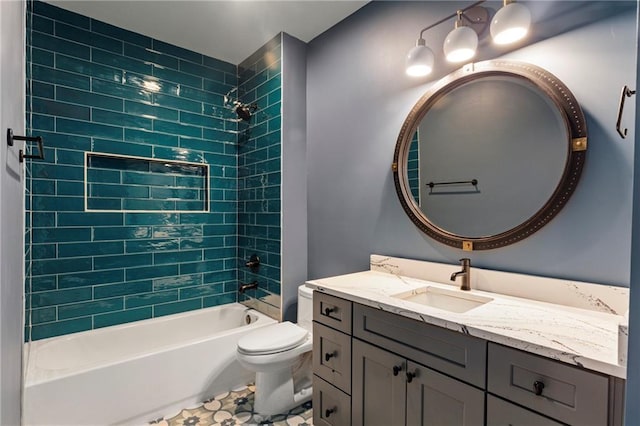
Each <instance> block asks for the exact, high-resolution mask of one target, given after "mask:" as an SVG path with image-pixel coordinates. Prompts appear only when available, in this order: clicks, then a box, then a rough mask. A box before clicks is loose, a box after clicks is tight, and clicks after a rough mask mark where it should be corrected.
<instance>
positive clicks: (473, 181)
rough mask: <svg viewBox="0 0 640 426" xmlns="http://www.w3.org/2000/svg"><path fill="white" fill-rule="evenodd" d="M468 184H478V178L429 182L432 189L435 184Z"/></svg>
mask: <svg viewBox="0 0 640 426" xmlns="http://www.w3.org/2000/svg"><path fill="white" fill-rule="evenodd" d="M466 184H470V185H473V186H478V179H471V180H459V181H449V182H429V183H428V184H427V186H428V187H429V188H431V189H433V187H434V186H441V185H466Z"/></svg>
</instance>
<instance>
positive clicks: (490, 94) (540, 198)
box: [393, 61, 587, 250]
mask: <svg viewBox="0 0 640 426" xmlns="http://www.w3.org/2000/svg"><path fill="white" fill-rule="evenodd" d="M586 147H587V140H586V126H585V121H584V116H583V114H582V111H581V109H580V106H579V105H578V103H577V102H576V100H575V98H574V97H573V95H572V94H571V92H570V91H569V90H568V89H567V88H566V87H565V86H564V85H563V84H562V83H561V82H560V81H559V80H558V79H557V78H556V77H555V76H553V75H552V74H550V73H548V72H547V71H545V70H543V69H541V68H539V67H536V66H534V65H530V64H526V63H521V62H507V61H486V62H480V63H477V64H470V65H468V66H466V67H464V68H463V69H461V70H459V71H456V72H454V73H452V74H450V75H449V76H447V77H445V78H443V79H442V80H440V81H439V82H437V83H435V84H434V85H433V86H432V87H431V89H430V90H429V91H428V92H427V93H426V94H425V95H424V96H423V97H422V98H421V99H420V100H419V101H418V103H417V104H416V105H415V106H414V108H413V109H412V110H411V113H410V114H409V116H408V117H407V119H406V120H405V123H404V125H403V126H402V130H401V132H400V135H399V137H398V142H397V144H396V150H395V155H394V163H393V170H394V179H395V184H396V189H397V191H398V196H399V197H400V202H401V203H402V206H403V207H404V209H405V211H406V212H407V214H408V215H409V217H410V218H411V219H412V221H413V222H414V223H415V224H416V225H417V226H418V227H419V228H420V229H421V230H422V231H424V232H425V233H427V234H428V235H429V236H431V237H433V238H435V239H436V240H438V241H440V242H442V243H444V244H448V245H450V246H454V247H459V248H463V249H465V250H486V249H491V248H497V247H501V246H505V245H508V244H512V243H514V242H516V241H519V240H521V239H523V238H526V237H527V236H528V235H530V234H532V233H533V232H535V231H537V230H538V229H540V228H541V227H542V226H544V225H545V224H546V223H547V222H549V220H551V219H552V218H553V217H554V216H555V214H557V212H558V211H559V210H560V209H561V208H562V207H563V206H564V204H565V203H566V202H567V200H568V198H569V196H570V195H571V194H572V192H573V190H574V189H575V186H576V184H577V181H578V178H579V176H580V172H581V170H582V166H583V163H584V157H585V153H586Z"/></svg>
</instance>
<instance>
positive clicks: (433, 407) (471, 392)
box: [407, 361, 484, 426]
mask: <svg viewBox="0 0 640 426" xmlns="http://www.w3.org/2000/svg"><path fill="white" fill-rule="evenodd" d="M407 374H409V375H411V379H410V381H408V383H407V425H409V426H414V425H422V426H424V425H433V426H446V425H451V426H467V425H483V424H484V392H483V391H481V390H480V389H476V388H474V387H473V386H470V385H467V384H465V383H462V382H460V381H458V380H455V379H452V378H450V377H447V376H445V375H443V374H440V373H437V372H435V371H433V370H431V369H429V368H426V367H424V366H422V365H419V364H416V363H414V362H411V361H409V362H408V363H407ZM407 377H408V376H407Z"/></svg>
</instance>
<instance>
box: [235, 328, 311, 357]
mask: <svg viewBox="0 0 640 426" xmlns="http://www.w3.org/2000/svg"><path fill="white" fill-rule="evenodd" d="M308 334H309V333H308V332H307V330H305V329H304V328H302V327H298V326H297V325H295V324H293V323H291V322H289V321H285V322H281V323H279V324H273V325H268V326H266V327H261V328H258V329H257V330H255V331H252V332H251V333H249V334H247V335H246V336H243V337H241V338H240V339H239V340H238V350H239V351H240V352H243V353H245V354H253V355H266V354H271V353H276V352H282V351H286V350H289V349H292V348H295V347H296V346H298V345H300V344H301V343H302V342H304V341H305V340H306V339H307V335H308Z"/></svg>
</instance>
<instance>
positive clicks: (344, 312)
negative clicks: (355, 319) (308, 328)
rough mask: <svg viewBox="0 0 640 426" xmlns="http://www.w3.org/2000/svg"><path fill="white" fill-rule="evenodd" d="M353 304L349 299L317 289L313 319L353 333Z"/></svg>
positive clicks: (314, 297)
mask: <svg viewBox="0 0 640 426" xmlns="http://www.w3.org/2000/svg"><path fill="white" fill-rule="evenodd" d="M351 305H352V303H351V302H350V301H348V300H344V299H340V298H339V297H335V296H331V295H330V294H326V293H322V292H319V291H317V290H316V291H314V292H313V320H314V321H318V322H319V323H322V324H324V325H327V326H329V327H331V328H335V329H336V330H340V331H342V332H343V333H347V334H351Z"/></svg>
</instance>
